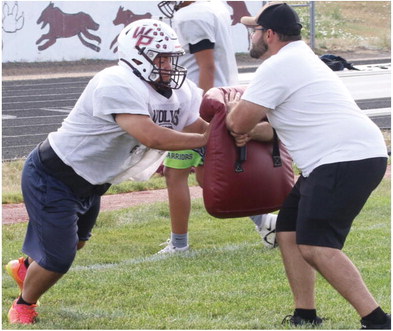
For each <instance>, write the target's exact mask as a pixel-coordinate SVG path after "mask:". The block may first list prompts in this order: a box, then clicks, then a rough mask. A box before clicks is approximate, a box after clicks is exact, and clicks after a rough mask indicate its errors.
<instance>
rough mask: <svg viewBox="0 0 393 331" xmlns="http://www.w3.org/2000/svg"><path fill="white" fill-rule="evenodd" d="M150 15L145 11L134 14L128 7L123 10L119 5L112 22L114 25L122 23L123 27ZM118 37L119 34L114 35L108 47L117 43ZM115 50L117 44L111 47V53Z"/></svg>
mask: <svg viewBox="0 0 393 331" xmlns="http://www.w3.org/2000/svg"><path fill="white" fill-rule="evenodd" d="M151 16H152V15H151V14H150V13H146V14H142V15H139V14H134V13H133V12H132V11H131V10H128V9H127V10H124V7H122V6H120V7H119V10H118V11H117V14H116V18H115V19H114V20H113V24H114V25H120V24H123V25H124V27H125V26H127V25H128V24H130V23H132V22H134V21H137V20H141V19H145V18H151ZM118 37H119V35H117V36H116V37H115V39H113V41H112V42H111V45H110V47H109V49H112V47H113V46H114V45H115V44H116V43H117V38H118ZM116 52H117V45H116V47H115V48H114V49H113V53H116Z"/></svg>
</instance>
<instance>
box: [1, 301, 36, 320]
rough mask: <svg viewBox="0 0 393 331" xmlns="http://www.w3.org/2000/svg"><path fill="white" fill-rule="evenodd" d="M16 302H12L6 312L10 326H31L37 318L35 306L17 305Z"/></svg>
mask: <svg viewBox="0 0 393 331" xmlns="http://www.w3.org/2000/svg"><path fill="white" fill-rule="evenodd" d="M17 301H18V299H15V300H14V302H13V304H12V306H11V308H10V310H9V311H8V320H9V322H10V324H33V323H34V322H35V321H36V318H37V316H38V313H37V312H36V311H35V308H36V307H37V305H23V304H18V303H17Z"/></svg>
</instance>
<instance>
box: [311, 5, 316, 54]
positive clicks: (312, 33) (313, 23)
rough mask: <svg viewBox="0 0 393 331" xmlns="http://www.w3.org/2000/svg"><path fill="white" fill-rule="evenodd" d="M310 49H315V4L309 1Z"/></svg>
mask: <svg viewBox="0 0 393 331" xmlns="http://www.w3.org/2000/svg"><path fill="white" fill-rule="evenodd" d="M310 47H311V49H313V50H314V49H315V3H314V1H310Z"/></svg>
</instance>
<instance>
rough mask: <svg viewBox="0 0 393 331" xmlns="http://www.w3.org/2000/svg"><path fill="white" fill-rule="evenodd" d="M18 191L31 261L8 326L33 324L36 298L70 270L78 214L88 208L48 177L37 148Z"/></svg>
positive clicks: (25, 243)
mask: <svg viewBox="0 0 393 331" xmlns="http://www.w3.org/2000/svg"><path fill="white" fill-rule="evenodd" d="M22 192H23V197H24V201H25V205H26V209H27V212H28V214H29V223H28V229H27V232H26V237H25V242H24V245H23V252H24V253H25V254H26V255H27V256H29V261H30V262H31V263H30V265H29V266H28V268H27V271H26V276H25V279H24V282H23V289H22V292H21V295H20V296H19V297H18V298H17V299H16V300H15V301H14V303H13V305H12V307H11V309H10V311H9V315H8V317H9V320H10V322H11V323H22V324H30V323H34V321H35V318H36V316H37V313H36V311H35V306H36V302H37V300H38V298H39V297H40V296H41V295H42V294H43V293H45V291H47V290H48V289H49V288H50V287H51V286H53V285H54V284H55V283H56V282H57V280H59V279H60V278H61V277H62V275H63V274H65V273H66V272H67V271H68V269H69V268H70V266H71V264H72V262H73V260H74V257H75V254H76V249H77V243H78V236H77V220H78V216H77V214H78V213H83V212H84V209H85V208H86V209H88V208H89V202H86V201H84V203H81V202H80V200H79V199H77V198H76V197H75V196H74V194H73V193H72V192H71V190H70V189H69V188H68V186H66V185H65V184H63V183H62V182H61V181H59V180H57V179H55V178H54V177H52V176H49V175H48V174H47V173H46V172H45V171H44V170H43V167H42V163H41V161H40V158H39V155H38V151H37V149H36V150H34V151H33V152H32V153H31V154H30V156H29V158H28V159H27V160H26V164H25V166H24V169H23V173H22Z"/></svg>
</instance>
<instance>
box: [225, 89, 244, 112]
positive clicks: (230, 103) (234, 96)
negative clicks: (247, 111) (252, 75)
mask: <svg viewBox="0 0 393 331" xmlns="http://www.w3.org/2000/svg"><path fill="white" fill-rule="evenodd" d="M239 101H240V93H239V92H236V91H235V90H231V91H230V92H229V93H226V94H225V95H224V102H225V105H226V106H227V112H228V113H230V112H231V111H232V109H233V108H234V107H235V106H236V105H237V104H238V102H239Z"/></svg>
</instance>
